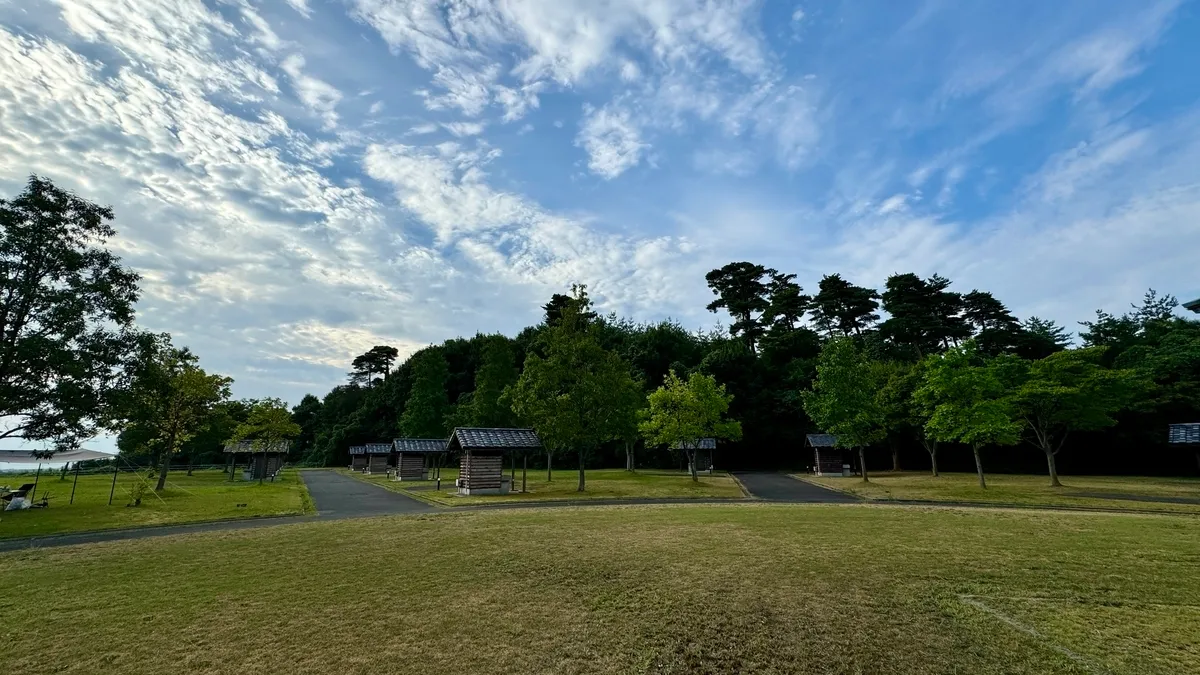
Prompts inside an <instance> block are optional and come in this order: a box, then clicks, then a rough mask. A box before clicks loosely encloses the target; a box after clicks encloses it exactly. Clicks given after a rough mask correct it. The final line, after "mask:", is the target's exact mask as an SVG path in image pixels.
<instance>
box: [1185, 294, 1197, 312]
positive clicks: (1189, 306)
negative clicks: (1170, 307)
mask: <svg viewBox="0 0 1200 675" xmlns="http://www.w3.org/2000/svg"><path fill="white" fill-rule="evenodd" d="M1183 308H1184V309H1186V310H1188V311H1189V312H1196V313H1197V314H1200V298H1196V299H1195V300H1192V301H1191V302H1185V303H1183Z"/></svg>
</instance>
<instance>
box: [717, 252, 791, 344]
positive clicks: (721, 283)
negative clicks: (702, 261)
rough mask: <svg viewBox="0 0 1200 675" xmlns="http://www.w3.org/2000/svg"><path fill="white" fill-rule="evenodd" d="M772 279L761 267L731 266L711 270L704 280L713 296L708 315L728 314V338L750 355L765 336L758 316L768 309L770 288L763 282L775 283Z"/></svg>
mask: <svg viewBox="0 0 1200 675" xmlns="http://www.w3.org/2000/svg"><path fill="white" fill-rule="evenodd" d="M776 275H777V272H776V271H775V270H773V269H769V268H766V267H763V266H762V265H756V264H754V263H748V262H735V263H729V264H728V265H726V266H724V267H722V268H721V269H716V270H713V271H711V272H709V273H708V274H707V275H705V277H704V278H705V280H706V281H708V287H709V288H710V289H712V292H713V293H714V294H715V295H716V296H717V299H716V300H713V301H712V302H710V303H709V304H708V311H710V312H716V311H717V310H721V309H724V310H725V311H726V312H728V313H729V316H730V317H731V318H732V319H733V323H732V324H730V326H729V334H730V335H732V336H734V337H739V338H741V339H742V340H743V341H745V343H746V346H748V347H749V348H750V350H751V351H753V350H754V349H755V348H756V346H757V345H758V342H759V340H761V339H762V336H763V333H764V332H765V327H764V326H763V321H762V315H763V313H764V312H766V311H767V310H768V309H769V308H770V306H771V300H770V298H769V292H770V287H769V285H768V282H767V281H764V278H769V279H772V283H778V281H779V280H778V279H777V278H776ZM789 281H790V280H789ZM781 299H782V298H781Z"/></svg>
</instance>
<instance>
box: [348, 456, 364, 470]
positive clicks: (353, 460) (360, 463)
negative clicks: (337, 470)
mask: <svg viewBox="0 0 1200 675" xmlns="http://www.w3.org/2000/svg"><path fill="white" fill-rule="evenodd" d="M350 468H351V469H354V470H355V471H365V470H366V469H367V456H366V455H350Z"/></svg>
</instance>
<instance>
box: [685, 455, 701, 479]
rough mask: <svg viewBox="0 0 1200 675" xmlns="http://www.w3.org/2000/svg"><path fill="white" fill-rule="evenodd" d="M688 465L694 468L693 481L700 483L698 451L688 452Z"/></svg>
mask: <svg viewBox="0 0 1200 675" xmlns="http://www.w3.org/2000/svg"><path fill="white" fill-rule="evenodd" d="M688 467H689V468H691V470H692V482H693V483H698V482H700V479H699V478H697V477H696V451H695V450H693V451H691V452H690V453H688Z"/></svg>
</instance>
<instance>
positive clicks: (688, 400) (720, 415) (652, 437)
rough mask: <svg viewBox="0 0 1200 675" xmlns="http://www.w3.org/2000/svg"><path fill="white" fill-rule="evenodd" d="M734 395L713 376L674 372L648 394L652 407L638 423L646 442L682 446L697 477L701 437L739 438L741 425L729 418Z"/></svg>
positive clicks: (733, 439)
mask: <svg viewBox="0 0 1200 675" xmlns="http://www.w3.org/2000/svg"><path fill="white" fill-rule="evenodd" d="M732 400H733V396H731V395H729V394H727V393H726V392H725V387H724V385H719V384H717V381H716V379H714V378H713V377H712V376H711V375H703V374H701V373H692V374H691V376H690V377H688V379H687V381H684V380H682V379H680V378H679V377H678V376H677V375H676V374H675V373H674V371H672V372H671V373H670V374H668V375H667V381H666V382H665V383H663V386H661V387H659V388H658V389H656V390H654V391H653V392H651V393H650V396H648V397H647V401H648V402H649V407H648V409H647V410H646V412H645V415H644V417H645V419H644V420H643V421H642V423H641V424H640V425H638V429H639V431H640V432H641V433H642V436H643V437H645V439H646V444H647V445H665V446H667V447H668V448H680V449H682V450H683V451H684V452H685V453H686V454H687V455H688V460H689V461H688V464H689V466H690V467H691V471H692V480H696V461H695V453H696V448H697V447H698V444H699V441H700V439H703V438H717V439H724V440H730V441H736V440H740V439H741V437H742V425H741V424H740V423H739V422H737V421H736V420H730V419H727V418H726V413H728V412H729V403H730V401H732Z"/></svg>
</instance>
